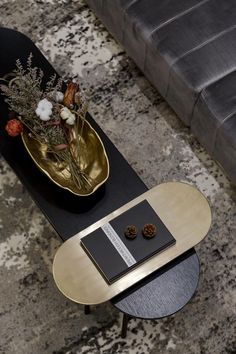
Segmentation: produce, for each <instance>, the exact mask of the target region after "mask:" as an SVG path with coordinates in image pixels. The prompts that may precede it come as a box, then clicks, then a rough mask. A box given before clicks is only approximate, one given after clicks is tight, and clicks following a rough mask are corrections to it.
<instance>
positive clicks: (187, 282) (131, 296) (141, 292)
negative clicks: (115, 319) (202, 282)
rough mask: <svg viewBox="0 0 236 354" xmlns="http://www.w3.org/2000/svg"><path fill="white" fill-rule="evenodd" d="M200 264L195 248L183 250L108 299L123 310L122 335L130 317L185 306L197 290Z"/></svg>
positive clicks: (154, 315)
mask: <svg viewBox="0 0 236 354" xmlns="http://www.w3.org/2000/svg"><path fill="white" fill-rule="evenodd" d="M199 272H200V264H199V259H198V256H197V254H196V252H195V251H194V249H191V250H190V251H188V252H186V253H184V254H183V255H181V256H180V257H178V258H177V259H175V260H174V261H172V262H170V263H169V264H168V265H166V266H165V267H163V268H162V269H160V270H158V271H156V272H154V273H152V274H151V275H150V276H148V277H147V278H145V279H144V280H142V281H141V282H139V283H137V284H135V285H134V286H132V287H131V288H129V289H128V290H126V291H124V292H123V293H121V294H119V295H118V296H116V297H114V298H113V299H112V300H111V303H112V304H113V305H114V306H115V307H116V308H117V309H118V310H120V311H121V312H123V323H122V330H121V335H122V337H123V338H125V337H126V333H127V325H128V321H129V319H130V318H132V317H138V318H141V319H155V320H156V319H160V318H163V317H166V316H170V315H173V314H174V313H176V312H177V311H179V310H180V309H181V308H182V307H183V306H185V305H186V304H187V303H188V302H189V301H190V300H191V298H192V297H193V296H194V294H195V292H196V288H197V285H198V280H199Z"/></svg>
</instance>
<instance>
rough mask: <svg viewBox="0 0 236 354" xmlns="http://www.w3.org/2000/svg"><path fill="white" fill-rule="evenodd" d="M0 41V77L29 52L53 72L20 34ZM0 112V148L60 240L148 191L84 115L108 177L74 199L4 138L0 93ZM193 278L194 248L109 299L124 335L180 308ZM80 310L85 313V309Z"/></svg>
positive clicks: (5, 32) (5, 34)
mask: <svg viewBox="0 0 236 354" xmlns="http://www.w3.org/2000/svg"><path fill="white" fill-rule="evenodd" d="M0 44H1V57H0V77H3V76H4V75H5V74H6V73H9V72H10V71H12V70H13V69H14V67H15V61H16V59H18V58H19V59H20V60H21V62H22V63H23V64H25V63H26V60H27V58H28V56H29V54H30V53H32V54H33V64H34V65H35V66H38V67H40V68H41V69H42V70H43V71H44V73H45V78H46V79H48V78H49V77H50V76H51V75H52V74H54V73H55V70H54V69H53V67H52V66H51V65H50V64H49V62H48V61H47V60H46V58H45V57H44V56H43V55H42V53H41V52H40V51H39V50H38V48H37V47H36V46H35V45H34V44H33V42H32V41H31V40H30V39H29V38H27V37H26V36H24V35H23V34H21V33H19V32H16V31H14V30H10V29H6V28H0ZM0 110H1V120H0V152H1V154H2V156H3V157H4V158H5V160H6V161H7V162H8V164H9V165H10V166H11V168H12V169H13V170H14V172H15V173H16V175H17V176H18V177H19V179H20V180H21V182H22V183H23V185H24V186H25V187H26V188H27V189H28V191H29V193H30V194H31V196H32V198H33V200H34V201H35V203H36V204H37V205H38V206H39V208H40V209H41V211H42V212H43V213H44V215H45V216H46V218H47V219H48V220H49V222H50V223H51V224H52V226H53V227H54V229H55V230H56V232H57V233H58V235H59V236H60V237H61V239H62V240H63V241H66V240H67V239H68V238H70V237H72V236H74V235H75V234H76V233H78V232H79V231H81V230H83V229H85V228H86V227H88V226H89V225H91V224H93V223H94V222H96V221H97V220H99V219H101V218H103V217H104V216H106V215H107V214H109V213H111V212H112V211H114V210H116V209H118V208H119V207H121V206H122V205H123V204H125V203H127V202H129V201H130V200H132V199H134V198H135V197H137V196H138V195H140V194H142V193H144V192H145V191H146V190H147V187H146V186H145V184H144V183H143V182H142V181H141V180H140V178H139V177H138V176H137V174H136V173H135V172H134V171H133V169H132V168H131V167H130V166H129V164H128V163H127V161H126V160H125V159H124V157H123V156H122V155H121V154H120V153H119V151H118V150H117V149H116V147H115V146H114V145H113V144H112V142H111V141H110V140H109V138H108V137H107V136H106V135H105V134H104V132H103V131H102V130H101V128H100V127H99V126H98V125H97V124H96V122H95V121H94V120H93V119H92V118H91V116H90V115H89V114H88V117H87V118H88V121H89V122H90V123H91V124H92V126H93V127H94V128H95V129H96V130H97V132H98V134H99V135H100V137H101V139H102V140H103V143H104V145H105V148H106V151H107V154H108V158H109V161H110V170H111V172H110V177H109V179H108V181H107V182H106V184H105V185H104V186H102V187H101V188H100V189H99V190H98V191H96V192H95V193H94V194H93V195H92V196H89V197H83V198H82V197H77V196H74V195H73V194H71V193H69V192H68V191H65V190H63V189H61V188H59V187H58V186H56V185H55V184H53V183H52V182H51V181H50V180H49V179H48V178H47V177H46V176H44V175H43V174H42V173H41V172H40V171H39V170H38V169H37V167H36V166H35V165H34V163H33V162H32V160H31V158H30V157H29V155H28V154H27V152H26V150H25V148H24V146H23V144H22V142H21V139H20V138H15V139H12V138H10V137H8V136H7V134H6V132H5V129H4V127H5V124H6V121H7V119H8V109H7V106H6V104H5V103H4V101H3V97H2V96H1V97H0ZM16 151H17V158H16V154H15V152H16ZM35 181H37V183H35ZM198 278H199V261H198V257H197V255H196V252H195V250H194V249H191V250H190V251H188V252H187V253H185V254H184V255H182V256H181V257H178V258H177V259H175V260H174V261H173V262H171V263H169V264H168V265H167V266H165V267H163V268H162V269H161V270H158V271H156V272H154V273H152V274H151V275H150V276H149V277H147V278H145V279H144V280H142V281H141V282H139V283H138V284H136V285H135V286H133V287H131V288H130V289H128V290H127V291H125V292H123V293H122V294H120V295H119V296H116V297H115V298H113V299H112V300H111V302H112V304H113V305H114V306H115V307H116V308H118V309H119V310H120V311H122V312H124V314H125V316H124V320H123V331H122V334H123V336H125V335H126V327H127V322H128V319H129V317H130V316H135V317H140V318H148V319H154V318H155V319H158V318H162V317H165V316H168V315H171V314H173V313H175V312H177V311H179V310H180V309H181V308H182V307H183V306H184V305H185V304H187V303H188V302H189V300H190V299H191V298H192V296H193V295H194V293H195V290H196V287H197V283H198ZM85 309H86V311H88V307H86V308H85Z"/></svg>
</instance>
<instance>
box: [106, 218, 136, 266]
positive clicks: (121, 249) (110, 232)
mask: <svg viewBox="0 0 236 354" xmlns="http://www.w3.org/2000/svg"><path fill="white" fill-rule="evenodd" d="M101 228H102V230H103V232H104V233H105V234H106V235H107V237H108V238H109V240H110V241H111V243H112V244H113V246H114V247H115V249H116V250H117V252H118V253H119V254H120V256H121V257H122V258H123V260H124V261H125V263H126V264H127V266H128V267H131V266H132V265H134V264H136V263H137V261H136V260H135V258H134V257H133V256H132V254H131V253H130V251H129V250H128V248H127V247H126V246H125V244H124V243H123V242H122V241H121V239H120V237H119V235H118V234H117V233H116V232H115V230H114V229H113V227H112V226H111V224H110V223H107V224H105V225H103V226H102V227H101Z"/></svg>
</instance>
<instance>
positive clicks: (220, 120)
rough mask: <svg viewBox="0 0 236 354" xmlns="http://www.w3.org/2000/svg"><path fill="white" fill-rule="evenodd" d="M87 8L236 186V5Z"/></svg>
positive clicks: (114, 2)
mask: <svg viewBox="0 0 236 354" xmlns="http://www.w3.org/2000/svg"><path fill="white" fill-rule="evenodd" d="M88 3H89V4H90V5H91V7H92V8H93V9H94V10H95V11H96V12H97V14H98V16H100V17H101V19H102V21H103V22H104V24H105V25H106V26H107V27H108V29H109V30H110V31H111V32H112V33H113V35H114V36H115V37H116V38H117V39H118V40H119V41H120V43H121V44H122V45H123V46H124V47H125V49H126V51H127V52H128V54H129V55H130V56H131V57H132V58H133V59H134V61H135V62H136V63H137V65H138V66H139V67H140V69H141V70H142V71H143V72H144V74H145V75H146V76H147V77H148V79H149V80H150V81H151V82H152V83H153V84H154V85H155V86H156V88H157V89H158V90H159V92H160V93H161V94H162V96H163V97H164V98H165V99H166V100H167V102H168V103H169V104H170V105H171V107H172V108H173V109H174V110H175V111H176V113H177V114H178V115H179V117H180V118H181V119H182V120H183V121H184V122H185V124H186V125H188V126H190V127H191V129H192V131H193V132H194V134H195V135H196V136H197V138H198V139H199V140H200V142H201V143H202V145H203V146H205V148H206V149H207V150H208V151H209V152H210V153H211V154H212V156H213V157H214V158H215V159H216V160H217V161H218V162H219V163H220V164H221V165H222V166H223V168H224V169H225V171H226V172H227V174H228V175H229V176H230V177H231V179H232V181H233V182H234V183H236V164H235V163H234V161H235V157H236V1H235V0H224V1H219V0H178V1H176V0H88Z"/></svg>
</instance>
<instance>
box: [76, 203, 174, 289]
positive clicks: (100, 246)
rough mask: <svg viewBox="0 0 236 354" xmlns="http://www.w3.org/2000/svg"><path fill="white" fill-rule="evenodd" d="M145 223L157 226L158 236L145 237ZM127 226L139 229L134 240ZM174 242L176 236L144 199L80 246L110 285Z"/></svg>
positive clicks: (82, 240) (83, 240)
mask: <svg viewBox="0 0 236 354" xmlns="http://www.w3.org/2000/svg"><path fill="white" fill-rule="evenodd" d="M145 224H154V225H156V227H157V233H156V236H154V237H153V238H150V239H147V238H145V237H143V235H142V228H143V226H144V225H145ZM127 225H135V226H136V227H137V228H138V235H137V237H136V238H135V239H133V240H131V239H128V238H127V237H125V235H124V230H125V228H126V226H127ZM175 242H176V241H175V239H174V237H173V236H172V235H171V233H170V232H169V230H168V229H167V228H166V226H165V225H164V224H163V222H162V221H161V219H160V218H159V217H158V215H157V214H156V212H155V211H154V210H153V208H152V207H151V206H150V204H149V203H148V202H147V201H146V200H145V201H143V202H141V203H139V204H137V205H136V206H134V207H133V208H131V209H129V210H127V211H126V212H124V213H123V214H121V215H119V216H118V217H116V218H115V219H113V220H111V221H110V222H109V223H108V224H106V225H104V226H103V227H102V228H99V229H97V230H95V231H94V232H92V233H91V234H89V235H87V236H85V237H83V238H82V239H81V246H82V247H83V249H84V250H85V252H86V253H87V254H88V256H89V257H90V258H91V260H92V261H93V262H94V264H95V265H96V267H97V268H98V270H99V271H100V272H101V274H102V275H103V277H104V278H105V280H106V281H107V282H108V283H109V284H111V283H112V282H114V281H115V280H117V279H118V278H119V277H121V276H122V275H124V274H125V273H127V272H129V271H130V270H131V269H133V268H134V267H135V266H137V265H138V264H140V263H142V262H144V261H145V260H147V259H148V258H150V257H152V256H153V255H154V254H156V253H158V252H161V251H163V250H164V249H166V248H167V247H169V246H171V245H173V244H174V243H175Z"/></svg>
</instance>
